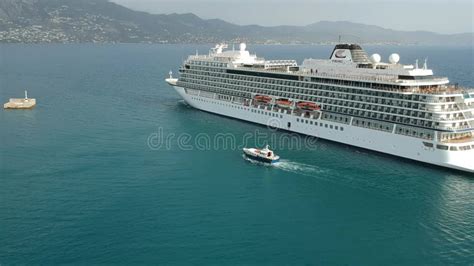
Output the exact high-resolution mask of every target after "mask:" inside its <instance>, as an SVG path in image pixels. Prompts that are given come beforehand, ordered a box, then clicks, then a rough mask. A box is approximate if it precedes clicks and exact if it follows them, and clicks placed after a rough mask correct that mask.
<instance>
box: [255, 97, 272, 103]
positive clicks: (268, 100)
mask: <svg viewBox="0 0 474 266" xmlns="http://www.w3.org/2000/svg"><path fill="white" fill-rule="evenodd" d="M255 100H256V101H258V102H264V103H269V102H271V101H272V97H270V96H267V95H257V96H255Z"/></svg>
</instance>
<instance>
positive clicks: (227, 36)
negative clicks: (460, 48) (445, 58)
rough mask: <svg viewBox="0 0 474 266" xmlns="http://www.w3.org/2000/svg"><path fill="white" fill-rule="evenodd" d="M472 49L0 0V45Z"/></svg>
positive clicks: (469, 37)
mask: <svg viewBox="0 0 474 266" xmlns="http://www.w3.org/2000/svg"><path fill="white" fill-rule="evenodd" d="M339 35H342V36H343V39H344V41H352V42H358V43H392V44H442V45H445V44H456V45H472V43H473V39H474V34H473V33H465V34H453V35H442V34H436V33H433V32H424V31H416V32H405V31H395V30H390V29H384V28H381V27H377V26H371V25H364V24H358V23H351V22H344V21H340V22H329V21H321V22H318V23H314V24H311V25H308V26H278V27H262V26H258V25H246V26H240V25H235V24H231V23H228V22H225V21H223V20H219V19H211V20H205V19H201V18H199V17H198V16H196V15H194V14H169V15H164V14H159V15H155V14H149V13H146V12H139V11H134V10H131V9H128V8H125V7H123V6H120V5H117V4H115V3H111V2H109V1H107V0H83V1H78V0H0V42H13V43H15V42H23V43H43V42H44V43H49V42H58V43H71V42H104V43H111V42H112V43H114V42H123V43H142V42H145V43H215V42H221V41H228V42H233V41H234V42H235V41H247V42H252V43H327V42H335V41H337V40H338V36H339Z"/></svg>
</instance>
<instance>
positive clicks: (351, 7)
mask: <svg viewBox="0 0 474 266" xmlns="http://www.w3.org/2000/svg"><path fill="white" fill-rule="evenodd" d="M111 1H113V2H116V3H118V4H122V5H125V6H127V7H129V8H132V9H135V10H141V11H147V12H150V13H166V14H169V13H188V12H192V13H194V14H196V15H198V16H200V17H202V18H206V19H209V18H220V19H223V20H226V21H228V22H232V23H236V24H241V25H245V24H259V25H264V26H273V25H307V24H311V23H313V22H317V21H320V20H332V21H335V20H347V21H352V22H360V23H365V24H372V25H378V26H382V27H385V28H391V29H397V30H429V31H434V32H440V33H459V32H473V31H474V19H473V13H474V6H473V0H411V1H410V0H398V1H397V0H332V1H331V0H273V1H272V0H111Z"/></svg>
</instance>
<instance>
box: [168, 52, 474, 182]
mask: <svg viewBox="0 0 474 266" xmlns="http://www.w3.org/2000/svg"><path fill="white" fill-rule="evenodd" d="M329 52H330V51H328V54H329ZM166 82H167V83H168V84H169V85H171V86H172V87H173V88H174V89H175V90H176V91H177V92H178V94H179V95H180V96H181V97H182V98H183V99H184V101H185V102H186V103H187V104H189V105H190V106H192V107H194V108H196V109H200V110H204V111H207V112H211V113H215V114H218V115H223V116H228V117H232V118H237V119H241V120H245V121H249V122H253V123H258V124H264V125H270V126H272V127H276V128H280V129H284V130H288V131H292V132H297V133H301V134H305V135H310V136H314V137H318V138H322V139H327V140H331V141H335V142H339V143H344V144H347V145H352V146H356V147H360V148H364V149H368V150H373V151H377V152H382V153H387V154H391V155H394V156H399V157H403V158H408V159H412V160H416V161H420V162H424V163H428V164H432V165H438V166H442V167H447V168H452V169H457V170H461V171H466V172H471V173H473V172H474V91H473V90H472V89H468V88H462V87H460V86H458V85H451V84H450V81H449V80H448V78H446V77H438V76H434V75H433V71H432V70H431V69H429V68H428V67H427V64H426V61H425V62H424V63H423V65H421V64H420V65H419V63H418V61H417V62H416V63H415V64H414V65H404V64H401V63H400V56H399V55H398V54H392V55H390V57H389V58H388V62H382V61H381V57H380V55H378V54H373V55H371V56H369V55H368V54H367V53H366V52H365V51H364V50H363V49H362V48H361V46H360V45H357V44H338V45H336V46H335V48H334V49H333V50H332V53H331V54H330V57H329V59H305V60H304V61H303V62H302V64H300V65H299V64H298V63H297V62H296V61H295V60H265V59H264V58H261V57H257V56H256V55H255V54H251V53H250V52H249V51H248V50H247V47H246V45H245V44H244V43H242V44H240V47H239V48H238V49H228V47H227V45H226V44H218V45H216V46H215V47H213V48H211V49H210V51H209V53H208V54H205V55H199V54H196V55H191V56H189V57H188V58H187V59H186V60H185V61H184V63H183V65H182V66H181V67H180V68H179V77H178V78H175V77H173V75H172V73H171V72H170V76H169V78H167V79H166Z"/></svg>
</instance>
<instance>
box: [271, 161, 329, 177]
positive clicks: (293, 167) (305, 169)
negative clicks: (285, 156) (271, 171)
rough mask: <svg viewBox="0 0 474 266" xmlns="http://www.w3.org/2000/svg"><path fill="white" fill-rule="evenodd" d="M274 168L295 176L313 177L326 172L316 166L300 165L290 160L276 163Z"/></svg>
mask: <svg viewBox="0 0 474 266" xmlns="http://www.w3.org/2000/svg"><path fill="white" fill-rule="evenodd" d="M273 166H274V167H276V168H278V169H281V170H283V171H287V172H291V173H295V174H305V175H313V174H320V173H323V172H325V170H323V169H321V168H319V167H317V166H315V165H310V164H304V163H298V162H293V161H290V160H280V161H279V162H278V163H275V164H274V165H273Z"/></svg>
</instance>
